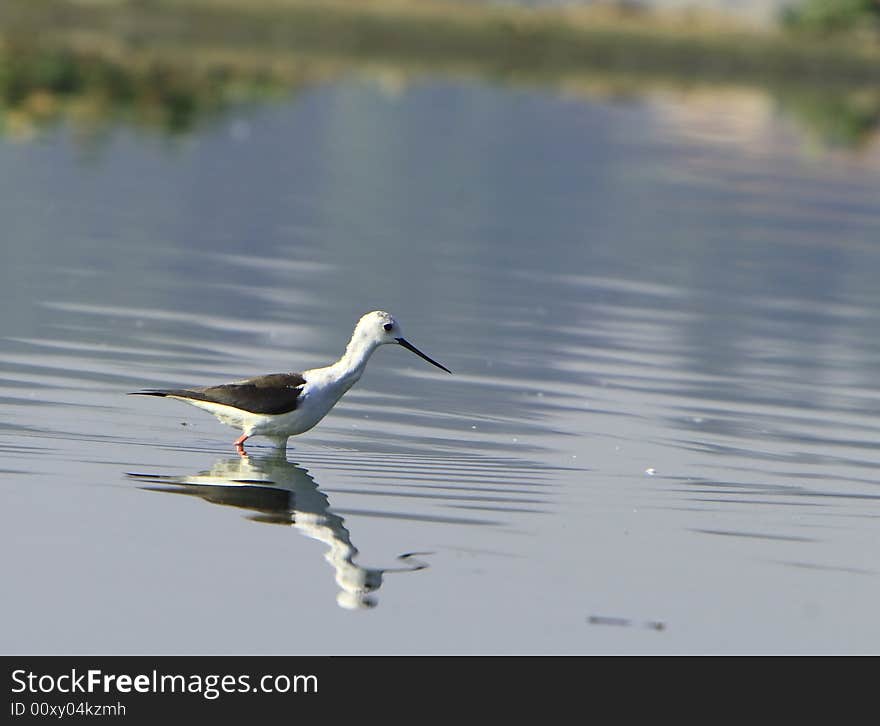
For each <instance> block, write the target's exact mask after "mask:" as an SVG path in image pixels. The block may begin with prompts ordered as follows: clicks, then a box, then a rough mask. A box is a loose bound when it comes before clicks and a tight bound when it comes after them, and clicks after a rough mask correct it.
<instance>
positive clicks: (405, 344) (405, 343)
mask: <svg viewBox="0 0 880 726" xmlns="http://www.w3.org/2000/svg"><path fill="white" fill-rule="evenodd" d="M396 340H397V342H398V343H400V344H401V345H402V346H403V347H404V348H406V349H407V350H411V351H412V352H413V353H415V354H416V355H417V356H418V357H419V358H424V359H425V360H426V361H428V363H430V364H431V365H435V366H437V367H438V368H440V369H441V370H444V371H446V372H447V373H452V371H451V370H449V369H448V368H447V367H446V366H442V365H440V364H439V363H438V362H437V361H435V360H432V359H431V358H428V356H426V355H425V354H424V353H422V351H420V350H419V349H418V348H416V347H415V346H414V345H413V344H412V343H410V342H408V341H407V340H406V338H397V339H396Z"/></svg>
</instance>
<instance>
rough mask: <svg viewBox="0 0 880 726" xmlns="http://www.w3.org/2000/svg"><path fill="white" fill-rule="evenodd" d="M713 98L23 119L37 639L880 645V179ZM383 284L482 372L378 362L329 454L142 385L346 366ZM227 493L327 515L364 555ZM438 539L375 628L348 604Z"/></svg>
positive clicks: (335, 99)
mask: <svg viewBox="0 0 880 726" xmlns="http://www.w3.org/2000/svg"><path fill="white" fill-rule="evenodd" d="M676 111H679V112H681V113H682V114H684V112H683V111H681V109H676V108H675V107H670V106H666V105H663V104H660V105H656V104H653V103H650V102H645V103H628V104H595V103H582V102H575V101H570V100H559V99H557V98H553V97H552V96H548V95H543V94H533V93H527V92H518V91H504V90H499V89H495V90H490V89H485V88H477V87H474V86H469V85H458V84H436V85H430V86H426V87H424V88H419V89H413V90H409V91H407V92H404V93H402V94H401V95H398V96H389V95H387V93H384V92H382V91H381V90H377V89H376V88H375V87H374V86H371V85H369V84H367V85H363V84H360V83H355V82H352V83H343V84H339V85H334V86H328V87H325V88H321V89H315V90H313V91H310V92H308V93H305V94H303V95H302V96H301V97H300V98H298V99H297V100H296V101H295V102H292V103H290V104H279V105H278V106H276V107H272V108H263V109H260V110H257V111H254V112H253V113H252V115H250V116H249V117H248V119H247V124H248V128H249V133H248V135H247V137H246V138H245V137H242V136H241V135H236V133H233V132H232V131H231V130H230V128H229V127H225V126H223V125H222V124H221V125H219V126H217V127H215V128H212V129H210V130H207V131H205V132H204V133H202V134H200V135H198V136H196V137H194V138H193V139H192V140H191V141H190V142H189V143H188V144H187V145H184V146H182V147H180V148H177V149H173V150H169V149H168V148H164V147H162V146H161V145H160V144H156V143H155V142H153V141H150V140H145V139H144V138H141V137H138V136H134V135H129V134H127V133H121V134H119V135H118V136H117V137H116V138H114V139H113V140H112V141H111V142H110V143H109V145H108V146H107V148H106V150H105V153H104V154H103V156H102V158H101V159H100V161H99V162H97V163H93V162H88V163H84V162H83V159H82V157H81V156H80V153H79V151H78V150H77V145H76V143H75V142H74V141H73V140H72V139H71V137H70V135H69V134H68V132H67V131H66V130H65V129H63V128H61V129H58V130H57V131H56V132H55V133H53V134H49V135H48V136H46V137H44V138H42V139H41V140H40V141H38V142H34V143H32V144H24V145H22V144H9V143H4V144H2V145H0V168H2V170H3V171H2V174H0V192H2V193H0V219H2V220H3V233H4V239H5V240H6V243H5V247H4V253H5V264H4V266H3V267H2V269H0V281H2V285H0V303H2V304H0V330H2V341H0V407H2V411H3V420H2V421H0V451H2V452H3V453H4V454H5V456H6V462H5V464H4V466H3V469H4V470H5V473H4V476H3V489H2V491H3V495H4V497H5V506H4V507H3V508H2V512H3V513H2V517H3V521H2V523H0V524H2V526H3V529H4V532H5V534H6V536H7V537H8V538H9V539H10V542H15V543H16V547H14V548H13V547H8V548H7V550H8V552H12V551H13V550H15V551H19V552H26V553H27V555H26V556H24V557H22V558H19V559H12V558H10V557H9V555H7V558H8V561H7V562H5V563H4V566H5V567H6V571H7V572H8V577H9V578H11V581H14V582H26V583H28V586H27V587H26V588H24V587H22V588H19V589H17V590H15V592H13V593H12V594H11V595H10V598H9V603H8V607H9V612H10V618H14V619H15V620H16V622H18V623H19V624H21V625H20V627H18V628H17V629H16V631H15V632H14V633H9V634H8V645H7V649H8V650H33V649H37V650H52V651H58V650H61V651H82V650H84V649H88V650H107V651H113V652H125V651H127V650H132V651H137V652H144V650H145V649H146V650H149V649H154V648H155V649H157V650H160V651H161V650H168V651H174V652H192V651H199V652H203V651H204V652H230V651H242V652H254V651H257V652H406V651H409V652H514V651H515V652H633V651H646V650H647V651H666V652H669V651H691V652H693V651H727V652H730V651H737V650H751V651H754V650H758V651H768V650H770V651H803V650H808V651H846V650H858V651H865V650H876V649H877V647H878V646H880V631H878V629H877V626H876V623H875V621H876V618H875V610H876V608H875V603H876V601H877V599H878V597H880V582H878V580H877V578H876V571H877V567H876V560H877V554H878V552H877V545H876V525H877V522H878V521H880V501H878V497H880V489H878V483H877V481H878V480H877V478H876V477H875V476H874V469H875V468H876V466H877V465H878V463H880V457H878V456H877V454H876V451H875V447H874V442H876V441H877V440H878V438H880V436H878V435H880V431H878V423H877V421H878V418H877V413H878V407H880V391H878V386H877V383H876V375H875V370H876V367H877V358H878V353H880V350H878V344H877V342H876V341H877V340H878V335H877V334H878V329H880V298H878V292H877V286H876V279H877V274H878V271H880V247H878V245H877V239H880V236H878V233H880V223H878V221H877V220H878V216H877V212H878V206H877V205H878V202H877V200H878V199H880V193H878V192H880V176H878V174H877V172H876V170H874V169H873V168H872V167H871V165H870V164H866V163H864V161H863V160H853V159H851V158H842V157H834V156H829V157H822V161H821V163H816V161H814V160H813V159H814V157H811V156H810V155H809V154H805V153H804V150H803V148H802V147H801V146H799V144H798V142H797V140H796V138H794V137H792V136H791V135H790V134H788V133H787V132H786V131H785V124H784V123H783V124H782V125H781V126H777V125H775V124H774V122H771V121H769V120H767V119H764V121H762V124H763V125H762V124H758V125H757V127H755V126H752V127H751V130H750V131H749V134H747V135H746V136H742V135H737V134H729V133H728V131H727V130H725V129H726V127H725V123H726V122H727V116H726V114H725V113H723V112H722V111H719V112H718V114H717V117H714V116H713V115H712V113H709V114H708V115H704V116H701V117H700V118H699V119H698V120H694V119H693V118H683V117H678V116H676V115H675V113H676ZM685 115H686V114H685ZM713 124H714V125H713ZM707 129H709V130H711V129H716V130H718V134H716V135H712V134H710V133H708V131H707ZM780 129H781V130H780ZM750 140H756V143H754V144H753V143H751V142H750ZM373 308H387V309H389V310H391V311H392V312H394V313H395V314H396V315H397V316H399V317H400V318H401V320H402V322H403V324H404V325H405V327H406V331H407V335H408V336H411V338H412V339H413V340H414V341H417V343H418V344H419V345H420V346H424V348H425V349H426V350H430V351H431V353H432V354H433V355H436V356H437V357H438V359H440V360H443V361H444V363H447V364H448V365H449V367H450V368H451V369H453V370H454V371H456V374H455V376H453V377H448V376H445V377H443V378H441V377H440V376H438V375H435V374H434V372H433V370H432V369H430V367H427V366H423V365H422V362H421V361H419V360H418V359H416V358H414V357H413V356H409V355H405V354H404V353H402V352H400V351H391V350H383V351H379V352H378V353H377V354H376V356H375V357H374V359H373V360H372V361H371V363H370V366H369V368H368V371H367V374H366V376H365V377H364V379H363V381H361V383H360V384H359V385H358V386H357V387H356V388H355V389H353V390H352V392H351V393H350V394H349V395H348V396H347V397H346V399H344V401H343V402H342V404H340V406H339V407H338V409H337V410H335V411H334V412H333V413H332V414H331V415H330V416H329V417H328V418H327V419H326V420H325V421H324V422H322V423H321V424H320V426H319V427H318V428H316V429H315V430H314V431H313V432H310V433H309V434H307V435H306V436H303V437H299V438H297V439H295V440H294V441H292V442H291V444H292V449H291V451H290V454H289V456H290V458H291V461H295V462H297V463H296V464H294V463H291V462H287V461H285V460H280V461H279V460H270V459H267V458H266V457H265V452H264V451H263V450H262V449H260V448H259V447H258V448H257V449H255V451H254V452H253V457H252V460H251V461H250V462H240V461H238V460H231V459H229V458H228V457H229V456H230V455H231V453H232V452H231V450H230V446H229V442H230V441H231V440H232V438H233V436H231V435H230V430H228V429H225V428H223V427H221V426H219V425H218V424H216V422H214V421H213V419H211V418H210V417H208V416H207V415H203V414H202V413H201V412H198V411H194V410H192V409H189V408H187V407H184V406H183V405H177V404H175V403H173V402H164V401H153V400H149V401H146V400H145V401H132V399H131V398H128V397H126V396H125V395H124V393H125V392H126V391H129V390H132V389H133V388H136V387H142V386H165V385H189V384H202V383H211V382H220V381H225V380H231V379H235V378H241V377H244V376H247V375H252V374H254V373H258V372H270V371H283V370H290V369H304V368H308V367H311V366H314V365H319V364H323V363H326V362H328V361H330V360H332V359H334V358H335V357H336V356H338V355H339V353H340V352H341V350H342V348H343V346H344V345H345V342H346V340H347V338H348V335H349V333H350V330H351V327H352V325H353V323H354V321H355V320H356V319H357V317H358V316H359V315H360V314H362V313H363V312H365V311H366V310H369V309H373ZM398 353H399V355H398ZM122 472H138V473H140V474H147V475H148V476H149V477H152V478H153V482H152V483H153V484H155V485H156V486H159V487H160V488H165V489H168V488H172V489H174V490H175V491H178V492H181V493H188V494H193V495H195V496H194V497H174V498H172V497H150V496H147V495H146V494H145V493H144V492H142V491H140V490H139V489H138V487H137V486H136V485H132V482H131V481H130V480H126V479H124V477H123V476H122ZM191 472H203V473H202V474H197V475H195V474H192V473H191ZM166 476H170V477H172V478H171V479H165V478H164V477H166ZM204 477H208V478H211V477H216V478H217V479H219V480H220V481H219V482H212V481H208V480H206V479H205V478H204ZM313 477H314V478H313ZM241 480H246V481H247V482H249V483H248V484H247V485H244V486H240V487H234V488H232V487H230V486H228V485H229V483H230V481H232V482H239V483H240V482H241ZM254 480H257V481H258V482H259V483H258V484H255V483H254ZM269 482H272V484H271V486H270V485H269V484H268V483H269ZM218 484H219V486H218ZM319 485H320V486H319ZM195 497H202V498H204V499H206V500H208V501H212V502H216V503H224V504H233V505H235V506H239V507H243V508H245V509H248V510H251V511H253V514H252V515H251V516H252V517H255V518H257V519H258V520H260V521H272V522H276V521H283V522H284V523H285V524H291V525H292V526H294V527H298V526H301V525H302V526H306V525H307V526H308V527H315V528H316V529H314V530H310V531H308V532H306V531H305V530H303V531H304V533H305V534H307V536H308V537H315V536H317V537H318V538H319V539H321V541H322V542H323V543H324V550H323V551H322V554H323V553H324V552H329V553H330V555H331V556H330V560H331V565H332V567H333V570H334V572H335V573H336V574H335V575H334V582H331V579H330V577H329V576H328V570H327V564H326V562H324V561H322V560H321V558H320V557H318V556H312V555H311V553H308V552H307V551H306V547H307V544H306V542H305V540H302V541H297V542H296V544H293V543H292V542H291V538H290V537H289V536H288V537H283V538H282V537H280V535H279V532H283V528H269V527H253V526H247V527H240V526H239V524H240V522H241V521H242V518H241V517H230V516H228V513H224V512H223V511H222V510H221V509H219V508H217V507H205V506H204V505H203V504H202V503H201V502H194V498H195ZM21 543H24V544H25V545H27V546H23V545H22V546H19V545H20V544H21ZM354 543H356V544H357V547H356V548H355V544H354ZM357 550H360V552H361V553H363V555H357V556H356V552H357ZM316 552H317V550H316ZM409 552H431V553H432V554H431V555H430V556H424V557H418V558H416V559H418V560H420V561H421V560H422V559H424V561H425V562H426V563H428V564H430V567H429V568H427V569H424V570H422V571H421V572H420V573H419V574H418V575H413V576H399V577H398V576H395V577H390V578H386V579H384V584H383V585H382V598H381V606H380V607H377V608H374V609H372V610H371V611H370V613H369V615H367V616H365V617H368V618H370V624H369V625H368V626H366V627H365V626H364V622H365V621H363V620H362V619H360V618H361V616H360V615H354V614H352V613H344V612H342V611H341V610H340V609H339V608H335V607H332V599H333V598H334V597H336V595H337V594H338V593H339V592H340V591H341V592H343V593H349V594H351V593H353V594H351V595H345V597H344V598H343V599H345V601H346V602H361V603H365V602H367V600H368V599H369V598H370V597H374V596H375V587H376V585H377V584H378V582H379V580H380V578H382V574H381V573H383V572H388V571H389V570H396V569H401V570H406V569H408V568H409V567H410V566H412V565H413V562H412V561H410V562H409V563H407V562H406V561H404V562H402V563H401V562H399V560H398V558H399V557H400V556H401V553H409ZM362 561H363V562H364V563H366V562H368V563H370V566H369V567H367V565H365V564H362ZM83 563H88V564H87V565H84V564H83ZM36 571H40V572H43V573H46V583H48V582H50V581H52V582H54V584H55V587H62V588H64V591H65V593H66V596H67V607H66V610H65V612H64V613H61V614H59V613H58V612H56V609H55V608H53V607H52V606H51V603H52V602H53V599H52V598H51V597H50V596H49V595H50V590H49V585H48V584H46V583H43V582H42V581H41V580H40V581H38V580H35V579H34V577H33V576H32V575H31V574H30V573H33V572H36ZM77 573H79V574H80V576H81V577H82V578H84V579H83V580H79V581H78V580H77V579H76V578H75V575H76V574H77ZM401 574H402V573H401ZM83 582H87V583H88V587H85V586H83ZM352 583H354V584H352ZM368 583H370V585H369V586H368ZM371 587H372V589H373V591H374V592H373V593H372V594H371V593H370V592H368V591H369V590H370V589H371ZM254 598H259V599H260V602H261V606H262V608H263V612H264V614H265V625H264V626H263V625H261V623H260V622H256V623H251V624H250V626H249V630H248V632H247V633H246V634H245V633H244V632H240V631H239V630H237V629H235V628H231V627H229V622H231V621H230V617H232V614H233V613H236V612H242V611H243V610H244V609H246V608H250V607H252V606H253V600H254ZM207 602H210V603H212V607H211V608H206V607H205V603H207ZM172 603H173V607H172ZM117 612H126V613H127V614H128V618H129V620H128V621H126V622H123V620H122V619H121V618H120V617H118V616H117V615H116V613H117ZM172 612H174V613H179V612H187V613H192V614H196V613H197V614H198V616H199V617H198V618H192V619H187V623H186V626H184V625H180V626H179V627H177V626H175V625H174V623H173V622H172V621H170V620H166V621H163V622H164V624H162V625H159V624H157V625H155V626H151V625H150V623H153V622H155V617H156V613H159V614H160V616H161V615H163V614H164V615H169V617H170V614H171V613H172ZM291 613H295V614H296V615H298V616H302V617H304V618H308V619H309V620H310V622H313V623H316V624H319V625H320V626H321V627H315V628H314V629H307V632H303V631H302V630H298V631H297V633H296V636H295V637H294V636H292V635H291V636H290V637H286V636H284V635H282V636H279V634H278V631H277V628H276V627H275V626H274V625H273V624H274V623H278V622H282V621H286V619H287V618H289V617H290V616H291ZM591 617H592V618H594V620H593V621H592V622H594V623H600V624H601V623H602V622H606V621H607V622H615V623H617V622H620V623H623V622H626V623H663V624H664V627H663V629H662V631H659V630H658V629H654V631H653V632H651V629H650V628H641V627H638V628H590V627H589V625H590V622H591V621H590V618H591ZM130 618H134V619H135V620H136V621H138V622H140V623H142V624H144V625H143V629H142V630H140V631H138V632H134V631H132V630H131V628H130V627H128V622H130ZM595 618H599V620H595ZM603 619H604V620H603ZM160 620H161V617H160ZM74 621H76V622H77V624H78V625H77V627H76V628H73V627H72V626H70V623H71V622H74ZM46 622H50V623H57V627H56V626H55V625H53V626H51V627H49V628H48V629H46V628H45V627H44V625H43V624H44V623H46ZM841 623H846V625H841ZM722 625H723V627H722ZM78 633H86V634H87V635H84V636H80V635H78ZM86 637H88V638H90V640H86V639H85V638H86ZM86 643H88V645H86Z"/></svg>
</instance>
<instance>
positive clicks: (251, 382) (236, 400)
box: [137, 373, 306, 415]
mask: <svg viewBox="0 0 880 726" xmlns="http://www.w3.org/2000/svg"><path fill="white" fill-rule="evenodd" d="M305 382H306V379H305V378H303V377H302V376H301V375H300V374H299V373H271V374H269V375H267V376H258V377H257V378H248V379H247V380H245V381H237V382H235V383H224V384H223V385H220V386H206V387H205V388H178V389H156V390H148V391H138V392H137V393H138V394H140V395H144V396H177V397H179V398H189V399H192V400H194V401H208V402H210V403H220V404H223V405H225V406H233V407H234V408H239V409H241V410H242V411H250V412H251V413H265V414H270V415H272V414H275V415H277V414H282V413H289V412H290V411H294V410H296V407H297V405H298V403H299V396H300V393H302V387H303V386H304V385H305Z"/></svg>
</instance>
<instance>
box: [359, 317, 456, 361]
mask: <svg viewBox="0 0 880 726" xmlns="http://www.w3.org/2000/svg"><path fill="white" fill-rule="evenodd" d="M351 340H352V342H353V343H355V344H356V345H358V346H359V347H361V346H362V347H369V348H375V347H378V346H380V345H389V344H391V343H396V344H397V345H402V346H403V347H404V348H406V349H407V350H411V351H412V352H413V353H415V354H416V355H417V356H419V357H420V358H423V359H424V360H426V361H428V363H430V364H431V365H435V366H437V367H438V368H440V369H441V370H444V371H446V372H447V373H452V371H451V370H449V369H448V368H447V367H446V366H444V365H441V364H440V363H438V362H437V361H435V360H433V359H432V358H429V357H428V356H426V355H425V354H424V353H422V351H420V350H419V349H418V348H416V347H415V346H414V345H413V344H412V343H410V342H409V341H407V340H406V339H405V338H404V337H403V333H402V331H401V329H400V323H398V322H397V320H395V318H394V316H393V315H391V314H390V313H386V312H385V311H384V310H374V311H373V312H371V313H367V314H366V315H364V316H363V317H362V318H361V319H360V320H358V324H357V325H356V326H355V328H354V334H353V335H352V336H351Z"/></svg>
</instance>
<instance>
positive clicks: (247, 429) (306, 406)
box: [172, 386, 347, 436]
mask: <svg viewBox="0 0 880 726" xmlns="http://www.w3.org/2000/svg"><path fill="white" fill-rule="evenodd" d="M346 390H347V387H346V388H341V387H333V388H330V387H326V386H311V387H308V388H307V390H305V391H303V393H302V395H301V396H300V398H299V400H298V401H297V407H296V408H295V409H294V410H293V411H289V412H288V413H282V414H274V415H273V414H264V413H252V412H250V411H244V410H242V409H238V408H235V407H234V406H226V405H224V404H222V403H213V402H211V401H198V400H194V399H189V398H179V399H178V400H181V401H185V402H186V403H189V404H192V405H193V406H198V407H199V408H201V409H204V410H206V411H209V412H210V413H212V414H214V416H216V417H217V419H218V420H219V421H220V422H221V423H224V424H226V425H227V426H232V427H234V428H237V429H240V430H241V431H242V432H243V433H245V434H247V435H248V436H296V435H297V434H301V433H304V432H306V431H308V430H309V429H310V428H312V427H313V426H314V425H315V424H317V423H318V422H319V421H320V420H321V419H322V418H324V416H326V415H327V412H328V411H330V409H331V408H333V406H334V405H335V404H336V402H337V401H338V400H339V399H340V398H341V397H342V394H343V393H344V392H345V391H346ZM172 398H176V397H175V396H173V397H172Z"/></svg>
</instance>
